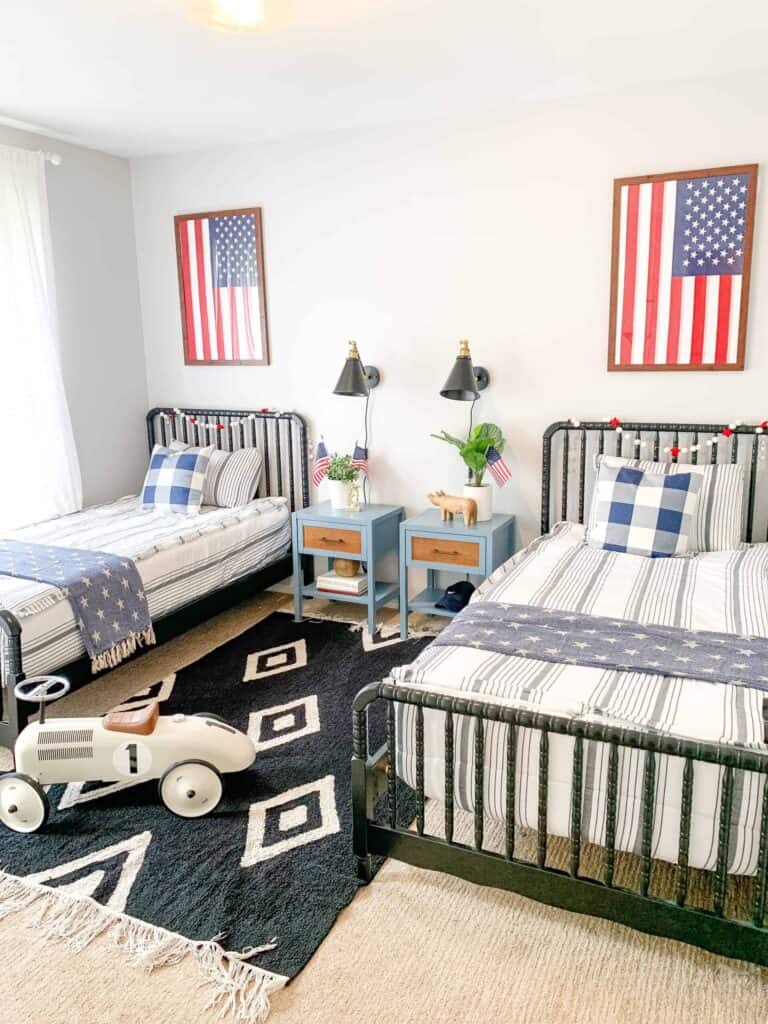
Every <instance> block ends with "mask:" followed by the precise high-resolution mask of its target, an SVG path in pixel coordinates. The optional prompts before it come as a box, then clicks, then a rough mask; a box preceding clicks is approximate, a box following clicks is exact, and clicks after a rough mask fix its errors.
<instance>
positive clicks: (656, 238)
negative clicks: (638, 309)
mask: <svg viewBox="0 0 768 1024" xmlns="http://www.w3.org/2000/svg"><path fill="white" fill-rule="evenodd" d="M663 208H664V183H663V182H661V181H656V182H654V184H653V188H652V190H651V223H650V243H649V244H650V252H649V256H648V285H647V288H646V300H645V303H646V317H645V347H644V350H643V362H644V363H653V362H655V360H656V327H657V320H658V315H659V270H660V264H661V224H662V217H661V214H662V210H663Z"/></svg>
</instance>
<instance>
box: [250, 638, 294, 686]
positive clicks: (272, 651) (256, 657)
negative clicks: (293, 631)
mask: <svg viewBox="0 0 768 1024" xmlns="http://www.w3.org/2000/svg"><path fill="white" fill-rule="evenodd" d="M306 664H307V642H306V640H303V639H302V640H296V641H294V642H293V643H291V644H281V646H280V647H270V648H268V649H267V650H266V651H254V652H253V654H249V655H248V659H247V661H246V663H245V674H244V675H243V682H244V683H251V682H253V681H254V680H255V679H266V678H267V676H276V675H279V674H280V673H281V672H292V671H293V670H294V669H297V668H304V666H305V665H306Z"/></svg>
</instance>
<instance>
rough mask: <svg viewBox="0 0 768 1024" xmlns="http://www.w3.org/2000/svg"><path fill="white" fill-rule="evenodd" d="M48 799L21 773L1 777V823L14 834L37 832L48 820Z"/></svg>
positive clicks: (40, 788) (42, 790) (10, 773)
mask: <svg viewBox="0 0 768 1024" xmlns="http://www.w3.org/2000/svg"><path fill="white" fill-rule="evenodd" d="M48 811H49V806H48V797H47V796H46V795H45V790H44V789H43V788H42V787H41V786H38V784H37V783H36V782H35V780H34V779H30V777H29V776H28V775H22V774H21V772H8V773H7V774H6V775H2V776H0V821H2V823H3V824H4V825H5V826H6V827H7V828H9V829H11V830H12V831H13V832H37V830H38V829H40V828H42V827H43V825H44V824H45V823H46V821H47V820H48Z"/></svg>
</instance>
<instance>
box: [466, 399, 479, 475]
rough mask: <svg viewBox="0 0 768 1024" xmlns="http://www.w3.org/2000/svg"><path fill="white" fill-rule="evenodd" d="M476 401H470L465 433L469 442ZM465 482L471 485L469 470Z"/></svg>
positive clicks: (470, 472) (470, 471)
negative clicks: (467, 426)
mask: <svg viewBox="0 0 768 1024" xmlns="http://www.w3.org/2000/svg"><path fill="white" fill-rule="evenodd" d="M476 401H477V399H476V398H473V399H472V405H471V406H470V407H469V431H468V432H467V440H469V438H470V435H471V434H472V417H473V416H474V414H475V402H476ZM467 480H468V481H469V483H472V470H471V469H470V470H468V471H467Z"/></svg>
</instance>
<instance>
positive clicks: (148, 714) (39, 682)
mask: <svg viewBox="0 0 768 1024" xmlns="http://www.w3.org/2000/svg"><path fill="white" fill-rule="evenodd" d="M68 690H69V682H68V681H67V680H66V679H63V678H62V677H61V676H38V677H36V678H34V679H27V680H25V681H24V682H21V683H19V684H18V685H17V687H16V691H15V692H16V696H17V697H18V698H19V699H21V700H29V701H36V702H38V703H39V704H40V720H39V721H38V722H32V723H30V724H29V725H27V727H26V728H25V729H24V730H23V731H22V732H21V734H20V735H19V737H18V739H17V740H16V745H15V751H14V753H15V764H16V770H15V771H13V772H8V773H6V774H4V775H1V776H0V821H2V822H3V824H4V825H7V826H8V828H10V829H13V831H14V832H36V831H37V830H38V829H40V828H42V826H43V825H44V824H45V822H46V820H47V818H48V810H49V807H48V798H47V796H46V794H45V790H44V789H43V787H44V786H48V785H51V784H55V783H67V782H81V781H88V782H123V781H128V780H135V781H137V782H142V781H144V780H146V779H158V780H159V781H158V792H159V795H160V799H161V800H162V802H163V804H165V806H166V807H167V808H168V810H169V811H172V812H173V813H174V814H177V815H179V816H180V817H182V818H200V817H202V816H203V815H206V814H210V812H211V811H213V810H214V809H215V808H216V807H217V806H218V803H219V801H220V800H221V797H222V793H223V784H222V779H221V776H222V774H223V773H225V772H239V771H243V770H244V769H246V768H248V767H250V765H251V764H253V761H254V758H255V756H256V755H255V750H254V746H253V743H252V741H251V740H250V738H249V737H248V736H246V735H245V733H242V732H240V730H239V729H235V728H234V727H233V726H231V725H229V724H228V723H227V722H225V721H224V720H223V719H221V718H218V717H217V716H216V715H209V714H196V715H180V714H176V715H168V716H161V715H160V714H159V706H158V704H157V702H153V703H152V704H149V705H148V706H147V707H145V708H142V709H141V710H139V711H117V712H114V711H113V712H110V713H109V714H108V715H105V716H104V717H103V718H55V719H52V720H51V721H46V717H45V705H46V703H48V702H49V701H52V700H56V699H57V698H58V697H62V696H64V694H65V693H67V692H68Z"/></svg>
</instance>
